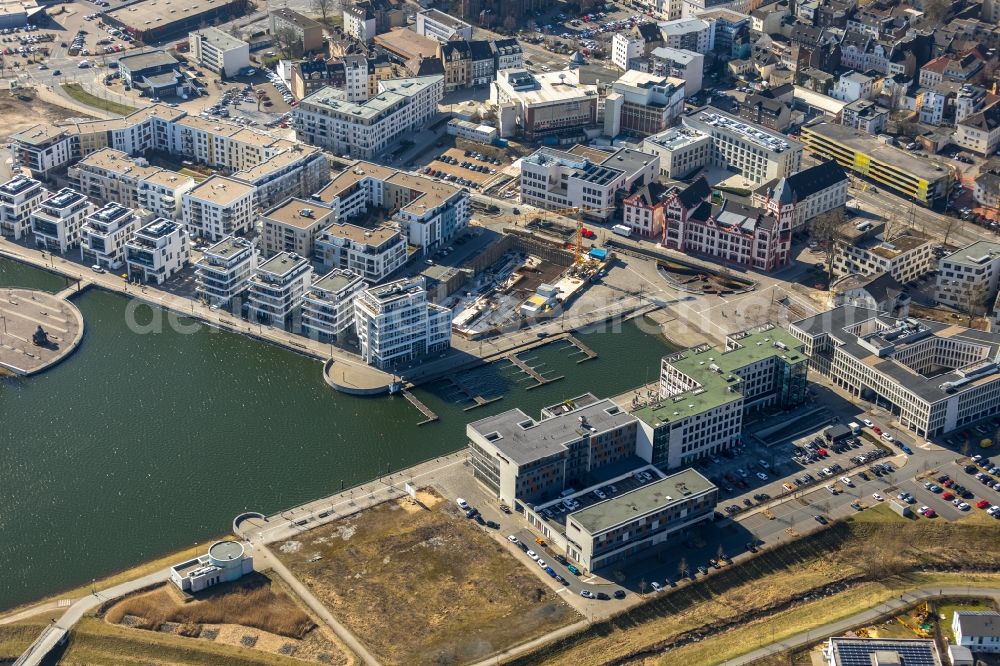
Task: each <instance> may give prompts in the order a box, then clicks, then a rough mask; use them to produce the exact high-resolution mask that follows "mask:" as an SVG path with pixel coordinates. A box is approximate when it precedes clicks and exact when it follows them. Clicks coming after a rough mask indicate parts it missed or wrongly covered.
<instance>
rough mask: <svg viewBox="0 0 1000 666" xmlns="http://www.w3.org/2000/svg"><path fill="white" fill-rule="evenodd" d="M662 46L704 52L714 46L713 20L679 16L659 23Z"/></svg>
mask: <svg viewBox="0 0 1000 666" xmlns="http://www.w3.org/2000/svg"><path fill="white" fill-rule="evenodd" d="M659 25H660V32H661V33H662V34H663V42H664V44H663V45H664V46H666V47H668V48H671V49H685V50H688V51H695V52H696V53H701V54H703V55H704V54H706V53H708V52H709V51H711V50H712V49H714V48H715V25H714V22H710V21H705V20H703V19H700V18H680V19H674V20H672V21H664V22H663V23H660V24H659Z"/></svg>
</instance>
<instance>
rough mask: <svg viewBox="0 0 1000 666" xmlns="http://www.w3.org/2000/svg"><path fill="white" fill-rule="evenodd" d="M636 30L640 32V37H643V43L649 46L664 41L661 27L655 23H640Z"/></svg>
mask: <svg viewBox="0 0 1000 666" xmlns="http://www.w3.org/2000/svg"><path fill="white" fill-rule="evenodd" d="M636 30H638V31H639V36H640V37H642V41H644V42H646V43H647V44H649V43H652V42H662V41H663V33H662V32H660V26H658V25H657V24H655V23H640V24H639V25H637V26H636Z"/></svg>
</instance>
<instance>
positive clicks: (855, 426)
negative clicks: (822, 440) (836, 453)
mask: <svg viewBox="0 0 1000 666" xmlns="http://www.w3.org/2000/svg"><path fill="white" fill-rule="evenodd" d="M847 427H848V428H850V429H851V434H852V435H857V434H858V433H859V432H861V424H860V423H855V422H854V421H851V422H850V423H848V424H847Z"/></svg>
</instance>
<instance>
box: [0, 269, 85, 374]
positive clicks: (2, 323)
mask: <svg viewBox="0 0 1000 666" xmlns="http://www.w3.org/2000/svg"><path fill="white" fill-rule="evenodd" d="M39 327H41V328H42V330H43V331H44V332H45V335H46V340H45V342H44V343H43V344H41V345H38V344H35V341H34V335H35V332H36V331H37V330H38V328H39ZM82 339H83V315H81V314H80V311H79V310H78V309H77V307H76V306H75V305H73V304H72V303H70V302H69V301H67V300H66V299H65V298H64V297H63V296H61V295H52V294H49V293H46V292H44V291H37V290H34V289H12V288H6V289H3V290H2V295H0V369H5V370H7V371H9V372H12V373H14V374H15V375H22V376H26V375H33V374H35V373H38V372H42V371H43V370H46V369H48V368H50V367H52V366H53V365H55V364H56V363H59V362H60V361H62V360H63V359H64V358H66V357H67V356H68V355H69V354H71V353H72V352H73V350H74V349H76V347H77V346H78V345H79V344H80V340H82Z"/></svg>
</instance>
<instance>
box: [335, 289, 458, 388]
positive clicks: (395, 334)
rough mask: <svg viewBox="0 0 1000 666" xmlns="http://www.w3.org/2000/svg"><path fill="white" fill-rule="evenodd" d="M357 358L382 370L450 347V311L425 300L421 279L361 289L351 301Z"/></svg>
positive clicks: (425, 295) (425, 294)
mask: <svg viewBox="0 0 1000 666" xmlns="http://www.w3.org/2000/svg"><path fill="white" fill-rule="evenodd" d="M354 324H355V327H356V328H357V335H358V341H359V342H360V343H361V356H362V358H364V360H365V362H366V363H368V364H369V365H372V366H375V367H376V368H380V369H382V370H388V369H392V368H398V367H400V366H402V365H405V364H407V363H409V362H412V361H416V360H418V359H421V358H424V357H426V356H428V355H431V354H437V353H439V352H443V351H446V350H447V349H449V348H450V347H451V310H449V309H448V308H445V307H442V306H440V305H435V304H433V303H429V302H428V301H427V290H426V288H425V285H424V279H423V278H422V277H416V278H405V279H402V280H396V281H395V282H389V283H387V284H384V285H380V286H377V287H371V288H369V289H365V290H364V291H362V292H361V293H360V294H358V296H357V298H356V299H355V301H354Z"/></svg>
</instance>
